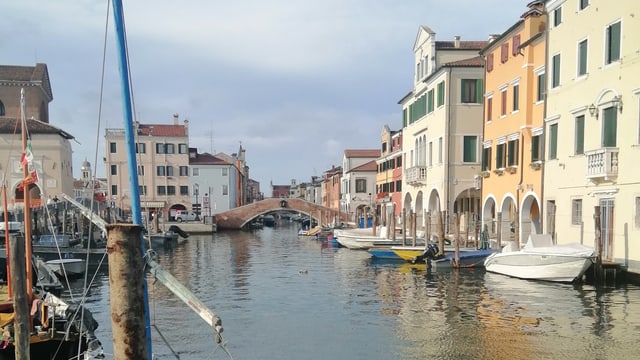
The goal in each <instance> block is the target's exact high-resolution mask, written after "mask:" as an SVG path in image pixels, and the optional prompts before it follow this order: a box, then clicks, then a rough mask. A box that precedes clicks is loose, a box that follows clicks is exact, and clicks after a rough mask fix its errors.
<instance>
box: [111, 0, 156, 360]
mask: <svg viewBox="0 0 640 360" xmlns="http://www.w3.org/2000/svg"><path fill="white" fill-rule="evenodd" d="M112 4H113V16H114V20H115V28H116V37H117V41H118V62H119V64H120V80H121V83H122V98H123V101H124V104H123V105H124V106H123V111H124V139H125V143H126V148H127V165H128V168H129V186H130V187H131V188H130V191H131V213H132V214H131V216H132V219H133V223H134V224H136V225H142V212H141V211H142V209H141V207H140V191H139V189H140V188H139V187H138V166H137V163H136V153H135V139H134V135H135V134H134V131H133V111H132V105H131V87H130V82H129V62H128V60H127V43H126V37H125V30H124V13H123V10H122V0H112ZM141 244H142V245H141V246H142V254H145V253H146V249H145V246H144V241H141ZM143 277H144V278H143V284H144V290H143V291H144V313H145V314H144V318H145V330H146V335H147V354H148V358H149V360H151V359H152V358H153V355H152V354H153V351H152V347H151V321H150V316H149V292H148V289H147V279H146V276H144V274H143Z"/></svg>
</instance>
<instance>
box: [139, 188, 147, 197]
mask: <svg viewBox="0 0 640 360" xmlns="http://www.w3.org/2000/svg"><path fill="white" fill-rule="evenodd" d="M138 191H139V192H140V195H143V196H144V195H147V186H146V185H138Z"/></svg>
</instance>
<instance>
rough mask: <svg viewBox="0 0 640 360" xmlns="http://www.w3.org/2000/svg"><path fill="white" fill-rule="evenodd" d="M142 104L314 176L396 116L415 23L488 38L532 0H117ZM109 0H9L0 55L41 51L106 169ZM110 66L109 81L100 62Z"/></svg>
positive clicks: (203, 148)
mask: <svg viewBox="0 0 640 360" xmlns="http://www.w3.org/2000/svg"><path fill="white" fill-rule="evenodd" d="M123 2H124V18H125V26H126V31H127V46H128V49H129V61H130V72H131V80H132V89H133V96H134V103H135V108H134V112H135V117H136V120H137V121H139V122H141V123H147V124H152V123H153V124H171V123H173V114H179V117H180V121H181V122H182V121H183V120H184V119H188V120H189V134H190V136H189V146H190V147H196V148H198V151H199V152H209V153H217V152H224V153H227V154H232V153H235V152H237V151H238V149H239V146H240V145H242V146H243V147H244V148H245V149H246V159H247V164H248V166H249V168H250V177H251V178H252V179H254V180H257V181H259V182H260V183H261V191H263V192H264V191H269V190H268V189H269V183H270V182H273V183H274V184H278V185H282V184H289V183H290V181H291V180H292V179H296V180H297V182H298V183H301V182H308V181H310V180H311V177H312V176H322V174H323V173H324V172H325V171H326V170H328V169H330V168H331V166H332V165H336V166H340V165H341V162H342V155H343V153H344V150H345V149H379V148H380V147H381V143H380V134H381V131H382V128H383V127H384V126H385V125H387V126H389V128H390V129H391V130H399V129H400V128H401V126H402V120H401V118H402V117H401V114H402V109H401V107H400V105H398V100H399V99H400V98H402V97H403V96H404V95H406V94H407V93H408V92H409V91H410V90H411V89H412V87H413V80H412V79H413V74H414V64H413V61H414V57H413V45H414V42H415V39H416V35H417V33H418V28H419V26H420V25H426V26H428V27H430V28H431V29H432V30H434V31H435V32H436V39H437V40H449V41H450V40H453V38H454V36H456V35H459V36H461V39H462V40H486V39H487V38H488V36H489V34H499V33H502V32H504V31H505V30H507V29H508V28H509V27H510V26H511V25H513V24H514V23H515V22H516V21H518V19H519V16H520V15H521V14H522V13H524V11H525V10H526V5H527V3H528V2H530V0H526V1H525V0H484V1H475V0H448V1H435V0H421V1H420V0H375V1H370V0H368V1H367V0H322V1H304V0H236V1H224V2H223V1H218V0H184V1H169V0H154V1H141V0H136V1H132V0H123ZM110 6H111V1H110V0H56V1H51V0H21V1H3V2H2V4H0V12H2V13H3V14H4V16H3V21H2V22H0V33H1V34H2V36H0V63H2V64H4V65H21V66H34V65H35V64H36V63H38V62H42V63H46V64H47V67H48V70H49V77H50V81H51V86H52V89H53V97H54V99H53V101H52V102H51V103H50V104H49V110H50V123H52V124H53V125H55V126H58V127H60V128H62V129H64V130H65V131H67V132H69V133H71V134H72V135H73V136H75V138H76V140H75V141H74V142H73V144H72V146H73V151H74V153H73V161H74V176H75V177H79V174H80V164H81V163H82V161H84V160H85V159H87V160H89V162H90V163H91V164H92V166H94V168H96V169H97V174H98V176H101V177H102V176H104V175H105V173H106V170H105V163H104V161H103V160H102V159H103V157H104V152H105V144H104V134H105V129H106V128H123V127H124V124H123V112H122V96H121V92H120V74H119V68H118V64H117V56H118V55H117V48H116V40H115V30H114V27H113V14H112V12H111V11H112V10H109V11H110V12H109V13H107V11H108V10H107V9H108V7H110ZM103 71H104V80H103V76H102V73H103Z"/></svg>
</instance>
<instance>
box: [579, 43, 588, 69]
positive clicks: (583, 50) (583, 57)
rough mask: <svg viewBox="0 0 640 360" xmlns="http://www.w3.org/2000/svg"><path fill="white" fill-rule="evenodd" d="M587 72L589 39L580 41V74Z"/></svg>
mask: <svg viewBox="0 0 640 360" xmlns="http://www.w3.org/2000/svg"><path fill="white" fill-rule="evenodd" d="M586 73H587V40H583V41H582V42H580V44H579V46H578V75H584V74H586Z"/></svg>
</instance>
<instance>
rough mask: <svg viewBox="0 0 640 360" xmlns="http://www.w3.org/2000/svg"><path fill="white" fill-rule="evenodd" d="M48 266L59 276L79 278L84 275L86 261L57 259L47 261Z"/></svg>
mask: <svg viewBox="0 0 640 360" xmlns="http://www.w3.org/2000/svg"><path fill="white" fill-rule="evenodd" d="M46 264H47V266H48V267H49V268H50V269H51V271H53V272H54V273H55V274H56V275H57V276H59V277H61V278H65V277H66V278H67V279H77V278H79V277H81V276H82V275H84V271H85V268H86V262H85V260H84V259H74V258H67V259H55V260H49V261H47V262H46Z"/></svg>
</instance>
